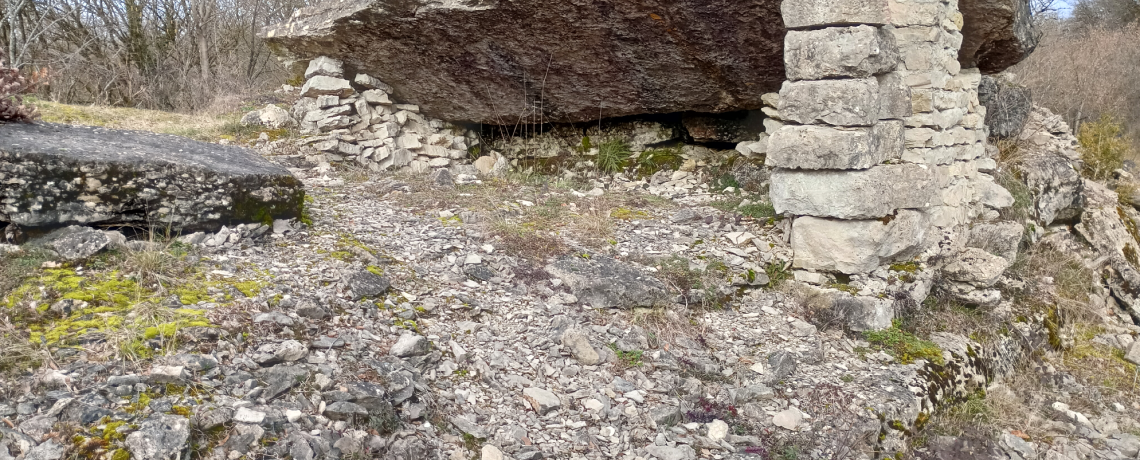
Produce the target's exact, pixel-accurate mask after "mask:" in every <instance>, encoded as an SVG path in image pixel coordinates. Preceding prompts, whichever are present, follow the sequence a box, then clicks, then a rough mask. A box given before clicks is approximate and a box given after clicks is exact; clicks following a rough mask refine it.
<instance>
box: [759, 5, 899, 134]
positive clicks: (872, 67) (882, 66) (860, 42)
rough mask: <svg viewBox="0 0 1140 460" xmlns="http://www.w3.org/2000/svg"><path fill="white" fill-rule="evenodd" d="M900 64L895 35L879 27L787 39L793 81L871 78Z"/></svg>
mask: <svg viewBox="0 0 1140 460" xmlns="http://www.w3.org/2000/svg"><path fill="white" fill-rule="evenodd" d="M897 62H898V49H897V47H896V45H895V38H894V35H893V34H891V33H890V32H887V31H886V30H883V29H881V28H878V27H871V26H867V25H859V26H854V27H828V28H825V29H817V30H803V31H801V30H793V31H789V32H788V35H787V37H785V38H784V63H785V65H786V66H787V69H788V79H789V80H823V79H827V78H862V77H870V76H874V75H879V74H882V73H885V72H889V71H891V70H894V68H895V65H896V64H897ZM780 112H781V113H783V110H781V111H780Z"/></svg>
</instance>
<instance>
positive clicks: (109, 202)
mask: <svg viewBox="0 0 1140 460" xmlns="http://www.w3.org/2000/svg"><path fill="white" fill-rule="evenodd" d="M0 160H2V161H0V181H2V182H3V186H0V196H2V197H3V198H4V200H5V204H4V205H3V207H2V208H0V220H3V221H7V222H12V223H16V224H18V225H21V226H27V227H38V226H59V225H70V224H95V223H99V224H136V225H137V224H142V225H147V224H154V225H161V226H162V227H163V228H166V227H168V226H169V228H171V229H173V230H175V231H182V230H197V229H208V230H217V228H218V227H221V226H223V225H232V224H237V223H245V222H269V221H271V220H272V219H277V218H283V219H288V218H298V217H300V213H301V205H302V201H303V198H304V190H303V189H302V186H301V182H300V181H299V180H297V179H296V178H295V177H293V175H292V174H290V173H289V171H288V170H287V169H285V168H284V167H281V166H278V165H275V164H273V163H270V162H268V161H266V160H265V159H263V158H261V157H260V156H258V155H256V154H254V153H253V152H250V151H248V150H245V149H241V148H237V147H229V146H222V145H216V144H207V143H204V142H197V141H191V140H188V139H185V138H182V137H177V136H168V135H162V134H153V133H144V132H137V131H121V130H114V129H104V128H91V127H82V126H67V125H56V124H47V123H44V124H25V123H4V124H0ZM28 196H32V197H35V198H33V199H25V198H24V197H28Z"/></svg>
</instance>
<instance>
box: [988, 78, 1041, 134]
mask: <svg viewBox="0 0 1140 460" xmlns="http://www.w3.org/2000/svg"><path fill="white" fill-rule="evenodd" d="M978 102H981V103H982V105H984V106H986V126H987V127H989V128H990V137H996V138H998V139H1010V138H1014V137H1017V136H1019V135H1020V134H1021V131H1022V130H1024V129H1025V123H1026V122H1028V121H1029V114H1030V113H1031V112H1033V93H1032V92H1030V91H1029V88H1026V87H1023V86H1017V85H1014V84H1012V83H1010V82H1008V81H1006V80H1005V79H1004V78H994V77H991V76H989V75H984V76H982V81H981V84H979V85H978Z"/></svg>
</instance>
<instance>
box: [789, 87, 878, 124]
mask: <svg viewBox="0 0 1140 460" xmlns="http://www.w3.org/2000/svg"><path fill="white" fill-rule="evenodd" d="M779 111H780V115H781V116H782V117H784V118H785V119H787V120H789V121H793V122H796V123H802V124H813V123H821V124H828V125H833V126H871V125H873V124H875V121H876V120H878V119H879V80H878V79H875V78H859V79H844V80H815V81H797V82H785V83H784V86H783V87H782V88H781V89H780V106H779Z"/></svg>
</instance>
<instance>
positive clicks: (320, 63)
mask: <svg viewBox="0 0 1140 460" xmlns="http://www.w3.org/2000/svg"><path fill="white" fill-rule="evenodd" d="M317 75H323V76H326V77H333V78H340V77H343V76H344V63H343V62H340V61H338V60H336V59H332V58H328V57H325V56H320V57H317V58H316V59H313V60H312V61H309V67H308V68H307V69H305V79H306V80H308V79H310V78H313V77H315V76H317Z"/></svg>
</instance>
